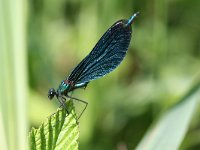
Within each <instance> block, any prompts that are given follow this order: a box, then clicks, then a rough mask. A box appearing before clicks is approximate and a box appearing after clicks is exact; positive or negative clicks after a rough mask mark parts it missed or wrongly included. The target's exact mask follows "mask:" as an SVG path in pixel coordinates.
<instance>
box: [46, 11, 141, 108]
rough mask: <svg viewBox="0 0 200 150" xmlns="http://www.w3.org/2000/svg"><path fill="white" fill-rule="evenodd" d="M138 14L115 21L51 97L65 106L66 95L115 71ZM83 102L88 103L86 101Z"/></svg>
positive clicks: (123, 54)
mask: <svg viewBox="0 0 200 150" xmlns="http://www.w3.org/2000/svg"><path fill="white" fill-rule="evenodd" d="M138 14H139V13H135V14H133V15H132V16H131V17H130V18H129V19H128V20H119V21H117V22H116V23H114V24H113V25H112V26H111V27H110V28H109V29H108V30H107V31H106V32H105V33H104V35H103V36H102V37H101V38H100V40H99V41H98V43H97V44H96V45H95V47H94V48H93V50H92V51H91V52H90V53H89V54H88V55H87V56H86V57H85V58H84V59H83V60H82V61H81V62H80V63H79V64H78V65H77V66H76V67H75V69H74V70H73V71H72V72H71V74H70V75H69V77H68V78H67V79H65V80H64V81H62V82H61V84H60V85H59V87H58V89H57V91H55V90H54V89H53V88H52V89H50V90H49V93H48V97H49V99H52V98H53V97H54V96H56V97H57V98H58V100H59V101H60V103H61V104H62V105H63V106H64V105H65V103H64V100H63V99H65V98H64V96H65V97H69V96H68V93H69V92H71V91H73V90H75V89H77V88H86V86H87V84H88V83H89V82H90V81H92V80H96V79H98V78H100V77H103V76H105V75H106V74H108V73H109V72H111V71H113V70H114V69H115V68H116V67H117V66H118V65H119V64H120V63H121V62H122V60H123V59H124V57H125V55H126V52H127V50H128V46H129V44H130V41H131V34H132V29H131V24H132V22H133V21H134V19H135V18H136V16H138ZM70 98H72V97H70ZM73 99H75V100H79V99H77V98H73ZM79 101H82V100H79ZM82 102H84V103H86V104H87V102H85V101H82ZM64 107H65V106H64Z"/></svg>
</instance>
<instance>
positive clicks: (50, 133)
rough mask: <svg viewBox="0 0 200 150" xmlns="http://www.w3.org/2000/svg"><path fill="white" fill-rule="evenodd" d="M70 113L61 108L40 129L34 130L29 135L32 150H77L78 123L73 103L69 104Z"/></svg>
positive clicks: (69, 102)
mask: <svg viewBox="0 0 200 150" xmlns="http://www.w3.org/2000/svg"><path fill="white" fill-rule="evenodd" d="M66 104H67V108H68V112H69V114H68V113H67V111H66V110H65V109H63V108H59V109H58V110H57V112H56V113H55V114H53V115H52V116H50V117H49V118H48V119H47V120H46V121H45V122H44V123H43V124H42V125H41V126H40V127H39V128H38V129H35V128H32V129H31V131H30V133H29V142H30V149H31V150H62V149H63V150H72V149H73V150H77V149H78V137H79V131H78V123H77V120H76V115H75V111H74V106H73V102H72V101H71V100H70V101H68V102H67V103H66Z"/></svg>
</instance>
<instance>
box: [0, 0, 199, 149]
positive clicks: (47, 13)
mask: <svg viewBox="0 0 200 150" xmlns="http://www.w3.org/2000/svg"><path fill="white" fill-rule="evenodd" d="M199 6H200V1H198V0H194V1H188V0H173V1H167V0H150V1H148V0H143V1H136V0H135V1H133V0H126V1H123V0H101V1H100V0H94V1H91V0H81V1H78V0H57V1H55V0H29V1H25V0H17V1H16V3H13V2H12V1H11V0H8V1H3V0H1V2H0V7H1V8H0V34H1V35H0V43H1V44H0V50H1V54H0V55H1V56H0V59H1V60H0V61H1V62H0V63H1V64H0V67H1V68H2V69H1V71H0V72H1V74H0V75H1V76H0V105H1V108H0V131H1V132H0V134H1V135H0V142H1V145H3V146H2V148H4V149H16V147H17V149H23V148H24V147H25V146H24V144H23V143H24V142H26V138H27V135H28V131H29V130H30V128H31V127H38V126H39V125H40V124H41V123H42V122H43V121H45V119H46V118H47V117H48V116H50V115H51V114H53V113H54V112H55V111H56V109H57V108H58V106H59V103H58V102H57V100H56V99H55V98H54V100H53V101H49V100H48V98H47V92H48V90H49V88H51V87H54V88H57V87H58V85H59V84H60V82H61V81H62V80H63V79H65V78H66V77H67V76H68V75H69V73H70V72H71V70H72V69H73V68H74V67H75V66H76V65H77V64H78V63H79V62H80V61H81V60H82V59H83V58H84V57H85V56H86V55H87V54H88V53H89V52H90V51H91V50H92V48H93V47H94V45H95V44H96V43H97V41H98V39H99V38H100V37H101V36H102V34H103V33H104V32H105V31H106V30H107V29H108V28H109V27H110V26H111V25H112V24H113V23H114V22H116V21H117V20H120V19H128V18H129V17H130V16H131V15H132V14H133V13H135V12H137V11H139V12H140V13H141V14H140V16H139V17H138V18H137V19H136V21H135V22H134V23H133V25H132V29H133V34H132V40H131V43H130V47H129V50H128V53H127V56H126V57H125V59H124V61H123V63H122V64H121V65H120V66H119V67H118V68H117V69H116V70H115V71H113V72H112V73H110V74H109V75H107V76H105V77H104V78H101V79H99V80H96V81H93V82H91V83H90V84H89V85H88V87H87V88H86V90H81V89H80V90H76V91H75V92H74V93H73V96H74V97H77V98H80V99H83V100H85V101H87V102H88V103H89V105H88V107H87V109H86V111H85V112H84V114H83V116H82V117H81V119H80V120H79V122H80V146H79V149H81V150H88V149H92V150H101V149H107V150H112V149H113V150H114V149H117V150H126V149H134V148H135V147H136V146H137V145H138V143H139V142H140V141H141V139H142V138H143V137H144V135H145V133H146V131H147V130H148V129H149V127H150V126H151V125H152V123H154V122H155V121H156V120H157V119H158V117H160V115H161V114H162V113H163V112H165V111H166V110H167V109H168V108H170V107H171V106H172V105H174V104H175V103H177V102H178V101H179V100H180V99H181V98H182V97H183V96H184V95H185V94H186V93H187V91H188V90H189V89H190V88H191V87H192V86H193V84H195V83H200V82H199V81H200V78H199V76H200V16H199V14H200V7H199ZM197 87H198V88H199V86H197ZM75 105H76V110H77V113H80V111H81V109H83V107H84V105H83V104H80V103H75ZM199 113H200V107H199V105H197V110H196V111H195V113H194V115H193V116H192V119H191V122H190V126H189V130H188V131H187V134H186V135H184V137H183V138H184V140H183V142H182V144H181V148H180V149H194V150H195V149H200V140H198V139H200V115H199ZM16 129H17V130H16ZM19 137H21V138H19ZM0 149H1V147H0ZM24 149H26V148H24Z"/></svg>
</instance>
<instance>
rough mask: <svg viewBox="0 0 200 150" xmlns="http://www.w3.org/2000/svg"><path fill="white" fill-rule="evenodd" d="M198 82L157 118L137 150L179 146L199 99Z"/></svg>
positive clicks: (165, 148) (173, 149) (174, 149)
mask: <svg viewBox="0 0 200 150" xmlns="http://www.w3.org/2000/svg"><path fill="white" fill-rule="evenodd" d="M199 83H200V82H199ZM199 83H198V84H196V85H195V86H194V87H193V88H192V89H191V90H190V91H189V92H188V94H186V96H185V97H184V98H183V99H182V100H181V101H180V102H179V103H177V104H176V105H175V106H173V107H172V108H171V109H169V110H168V111H167V112H166V113H165V114H163V115H162V116H161V117H160V119H158V121H157V122H156V123H155V124H154V125H153V126H152V128H151V129H150V130H149V131H148V132H147V133H146V135H145V136H144V137H143V139H142V140H141V142H140V143H139V145H138V146H137V148H136V149H137V150H169V149H170V150H176V149H178V148H179V147H180V144H181V142H182V140H183V139H184V137H185V134H186V132H187V130H188V128H189V125H190V122H191V119H192V116H193V114H194V112H195V108H196V105H197V103H198V100H200V88H199V87H200V84H199Z"/></svg>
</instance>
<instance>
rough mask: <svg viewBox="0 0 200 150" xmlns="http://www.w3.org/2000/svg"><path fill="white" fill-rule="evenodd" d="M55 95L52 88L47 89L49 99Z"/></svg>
mask: <svg viewBox="0 0 200 150" xmlns="http://www.w3.org/2000/svg"><path fill="white" fill-rule="evenodd" d="M55 95H56V91H55V89H54V88H51V89H49V92H48V98H49V99H50V100H51V99H52V98H53V97H54V96H55Z"/></svg>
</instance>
